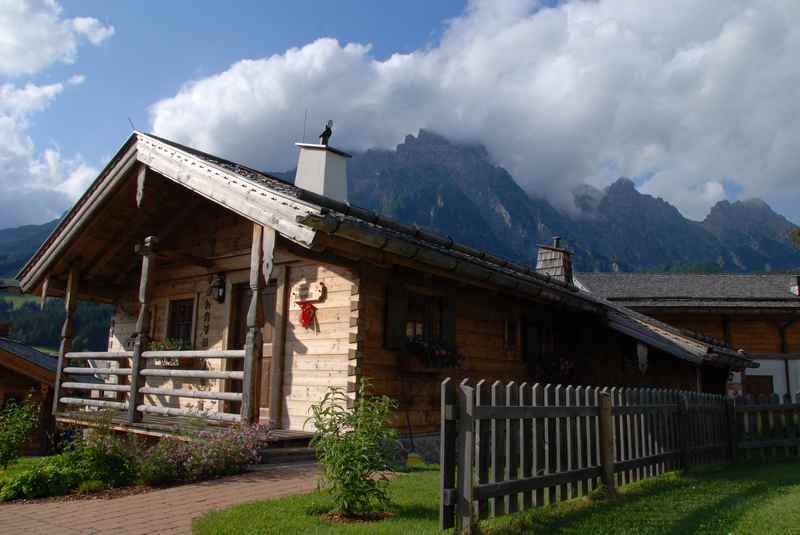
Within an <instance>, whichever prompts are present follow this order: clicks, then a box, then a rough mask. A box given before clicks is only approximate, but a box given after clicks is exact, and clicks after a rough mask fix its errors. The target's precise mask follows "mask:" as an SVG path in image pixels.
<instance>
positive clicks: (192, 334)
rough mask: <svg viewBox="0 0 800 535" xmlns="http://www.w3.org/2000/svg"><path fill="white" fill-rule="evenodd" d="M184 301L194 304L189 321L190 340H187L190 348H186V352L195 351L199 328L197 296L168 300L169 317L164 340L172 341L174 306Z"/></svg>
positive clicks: (177, 297)
mask: <svg viewBox="0 0 800 535" xmlns="http://www.w3.org/2000/svg"><path fill="white" fill-rule="evenodd" d="M182 301H185V302H189V301H191V303H192V305H191V309H192V310H191V317H190V319H189V338H188V340H186V342H188V347H186V348H185V350H190V349H194V345H195V337H196V336H195V335H196V328H197V296H196V295H191V296H173V297H170V298H168V299H167V314H166V316H167V317H166V325H165V329H164V339H168V338H169V339H172V338H173V337H172V336H171V334H172V331H173V328H172V325H173V320H174V317H173V314H174V311H173V305H174V304H176V303H179V302H182Z"/></svg>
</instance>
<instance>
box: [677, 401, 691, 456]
mask: <svg viewBox="0 0 800 535" xmlns="http://www.w3.org/2000/svg"><path fill="white" fill-rule="evenodd" d="M678 403H679V406H678V429H679V434H678V435H679V436H678V440H679V442H678V444H679V447H680V451H681V455H680V467H681V468H684V469H685V468H688V467H689V429H690V426H689V423H690V422H689V418H690V417H691V415H690V414H689V398H688V397H687V396H686V394H685V393H681V395H680V398H679V400H678Z"/></svg>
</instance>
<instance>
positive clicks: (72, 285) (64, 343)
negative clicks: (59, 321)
mask: <svg viewBox="0 0 800 535" xmlns="http://www.w3.org/2000/svg"><path fill="white" fill-rule="evenodd" d="M79 281H80V272H79V270H78V267H77V264H73V265H72V267H70V268H69V273H68V274H67V290H66V293H65V294H64V325H63V326H62V327H61V347H59V349H58V365H57V368H56V384H55V392H54V394H53V414H56V413H58V412H60V409H61V405H60V403H59V398H60V397H61V380H62V372H63V370H64V365H65V362H66V360H67V353H69V352H70V351H72V320H73V317H74V316H75V307H76V306H77V304H78V285H79Z"/></svg>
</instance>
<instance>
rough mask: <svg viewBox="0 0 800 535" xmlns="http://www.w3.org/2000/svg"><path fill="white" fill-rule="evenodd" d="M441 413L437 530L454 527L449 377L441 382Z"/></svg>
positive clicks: (451, 385)
mask: <svg viewBox="0 0 800 535" xmlns="http://www.w3.org/2000/svg"><path fill="white" fill-rule="evenodd" d="M441 404H442V412H441V419H440V426H441V437H440V438H441V445H440V447H439V470H440V472H441V474H440V475H441V477H440V478H439V479H440V481H441V483H440V485H441V486H440V488H439V529H441V530H442V531H444V530H446V529H450V528H452V527H453V526H454V525H455V512H456V507H455V506H456V488H455V487H456V462H455V461H456V425H457V424H458V413H457V412H456V408H457V407H456V386H455V384H454V383H453V380H452V379H450V378H449V377H448V378H447V379H445V380H444V381H442V399H441Z"/></svg>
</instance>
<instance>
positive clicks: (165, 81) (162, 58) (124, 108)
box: [31, 0, 464, 160]
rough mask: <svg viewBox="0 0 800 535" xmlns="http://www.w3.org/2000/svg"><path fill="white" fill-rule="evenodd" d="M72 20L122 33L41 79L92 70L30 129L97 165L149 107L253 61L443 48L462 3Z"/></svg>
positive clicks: (108, 10)
mask: <svg viewBox="0 0 800 535" xmlns="http://www.w3.org/2000/svg"><path fill="white" fill-rule="evenodd" d="M62 5H63V7H64V17H65V18H68V17H76V16H85V15H90V16H92V17H95V18H97V19H99V20H101V21H103V22H105V23H107V24H111V25H113V26H114V29H115V34H114V37H113V38H111V39H109V40H108V42H106V43H104V44H103V45H102V46H99V47H87V48H85V49H83V50H81V52H80V59H79V62H78V63H76V64H74V65H58V64H56V65H54V66H53V67H52V68H50V69H48V70H47V71H46V72H44V73H42V74H41V75H39V76H36V77H34V78H33V79H34V80H35V81H37V82H41V83H52V82H55V81H58V80H62V79H66V78H69V77H70V76H72V75H74V74H78V73H80V74H83V75H85V76H86V81H85V82H84V83H83V84H82V86H81V87H80V88H79V90H74V91H67V92H65V93H64V94H63V95H62V96H61V97H60V98H59V99H58V100H57V101H55V102H54V103H53V105H52V107H51V108H50V109H49V110H48V113H45V114H42V115H40V116H37V118H36V122H35V125H34V127H33V128H32V129H31V133H32V135H33V137H34V139H35V140H37V141H38V143H39V144H46V143H56V144H58V145H60V146H61V148H62V149H63V150H64V152H68V153H71V152H78V153H81V154H82V155H84V156H85V157H87V159H89V160H98V159H100V158H103V157H106V156H109V155H111V154H113V152H114V151H116V150H117V149H118V148H119V146H120V144H121V143H122V141H124V139H125V137H126V136H127V135H128V134H129V133H130V126H129V123H128V117H130V118H131V120H132V121H133V122H134V124H135V125H136V127H137V129H140V130H145V131H146V130H148V129H149V128H150V118H149V116H148V113H147V109H148V107H149V106H150V105H151V104H153V103H154V102H156V101H158V100H159V99H162V98H166V97H169V96H172V95H174V94H175V93H177V91H178V90H179V89H180V87H181V85H183V84H184V83H186V82H187V81H189V80H193V79H197V78H204V77H206V76H210V75H213V74H215V73H218V72H220V71H223V70H224V69H226V68H227V67H228V66H229V65H231V64H232V63H234V62H236V61H239V60H241V59H244V58H260V57H265V56H270V55H273V54H280V53H282V52H283V51H284V50H286V49H287V48H291V47H299V46H303V45H304V44H306V43H309V42H311V41H313V40H314V39H317V38H318V37H335V38H337V39H339V40H340V41H342V42H359V43H370V44H372V46H373V49H372V50H373V54H374V56H375V57H376V58H385V57H387V56H389V55H391V54H393V53H395V52H411V51H413V50H416V49H418V48H425V47H426V46H428V45H430V44H431V43H434V42H435V41H436V40H438V38H439V36H440V35H441V30H442V23H443V21H444V20H446V19H449V18H452V17H455V16H457V15H459V14H460V13H461V12H462V11H463V9H464V2H463V1H447V0H442V1H438V0H437V1H435V2H431V1H420V0H407V1H403V2H366V1H362V2H357V1H353V0H346V1H338V0H337V1H336V2H280V1H269V2H268V1H245V0H241V1H237V2H235V3H229V2H211V1H199V2H198V1H187V0H170V1H169V2H163V3H156V2H144V3H142V2H121V1H119V2H108V1H103V0H80V1H65V2H63V4H62Z"/></svg>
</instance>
